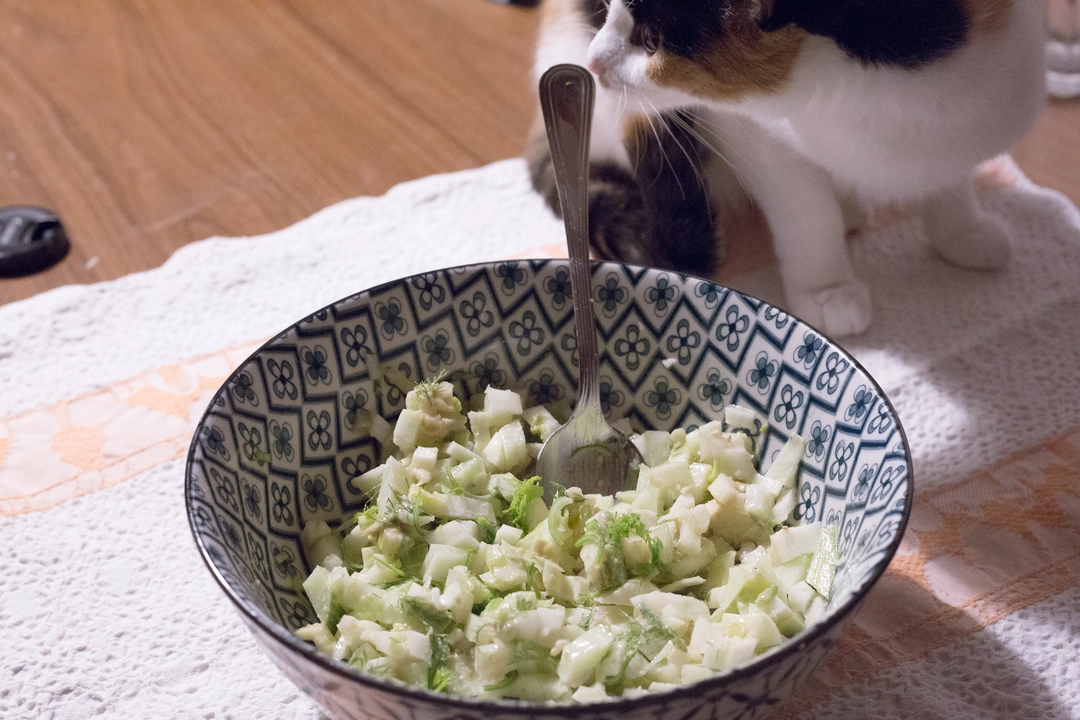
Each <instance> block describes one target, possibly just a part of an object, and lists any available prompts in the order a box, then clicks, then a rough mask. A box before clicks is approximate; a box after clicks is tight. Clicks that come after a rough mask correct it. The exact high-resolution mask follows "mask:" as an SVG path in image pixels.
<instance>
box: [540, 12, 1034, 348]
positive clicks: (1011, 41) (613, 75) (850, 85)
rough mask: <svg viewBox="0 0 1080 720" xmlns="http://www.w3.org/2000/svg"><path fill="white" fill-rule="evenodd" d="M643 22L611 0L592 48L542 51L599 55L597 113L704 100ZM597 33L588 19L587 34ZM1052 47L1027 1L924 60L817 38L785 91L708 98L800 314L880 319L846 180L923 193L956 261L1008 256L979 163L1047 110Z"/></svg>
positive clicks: (824, 321)
mask: <svg viewBox="0 0 1080 720" xmlns="http://www.w3.org/2000/svg"><path fill="white" fill-rule="evenodd" d="M632 26H633V23H632V20H631V19H630V14H629V12H628V11H627V9H626V7H625V5H624V0H612V1H611V5H610V8H609V11H608V16H607V21H606V22H605V24H604V26H603V28H601V30H600V31H599V32H598V33H596V35H595V37H593V38H592V39H591V43H589V44H588V47H587V50H585V49H584V48H582V47H580V46H578V45H575V47H574V48H573V50H572V51H570V52H564V53H562V54H561V57H560V58H559V59H557V60H553V59H552V58H553V57H554V56H555V55H559V54H560V53H559V52H556V49H555V48H553V47H547V48H542V51H541V55H540V57H541V60H540V62H541V64H543V63H550V64H554V62H578V63H582V62H584V63H586V64H588V66H589V67H590V69H592V70H593V72H594V73H596V74H597V75H598V77H599V80H600V84H601V86H602V87H603V88H604V90H602V91H601V92H600V93H598V98H600V99H601V100H600V102H599V103H598V114H599V108H600V107H603V108H611V107H615V108H616V109H617V108H618V106H619V103H617V102H614V101H613V100H612V98H623V97H625V102H626V104H627V105H628V106H629V107H630V108H631V109H633V110H638V109H641V110H644V111H647V112H648V111H662V110H668V109H674V108H682V107H688V106H700V105H701V104H702V102H703V99H702V98H696V97H692V96H689V95H686V94H683V93H681V92H678V91H673V90H671V89H668V88H658V87H655V86H653V85H652V84H651V83H650V82H649V80H648V79H647V75H646V68H647V64H648V56H647V54H646V53H645V52H644V50H643V49H641V48H640V47H635V46H633V45H631V44H630V42H629V41H628V36H629V33H630V29H631V28H632ZM590 34H591V33H590V32H589V31H588V30H587V29H579V30H578V35H577V37H576V39H575V42H577V43H580V42H581V41H582V40H584V41H585V42H588V39H589V35H590ZM1042 48H1043V43H1042V9H1041V3H1038V2H1034V1H1033V0H1020V1H1019V2H1017V3H1016V4H1015V7H1014V8H1013V15H1012V17H1011V20H1010V23H1009V27H1008V29H1007V30H1006V31H1005V32H1003V33H1002V34H1000V35H998V36H990V37H982V36H980V37H976V38H975V39H973V40H972V41H970V42H969V43H968V44H967V45H965V46H964V47H962V48H960V49H959V50H958V51H957V52H955V53H954V54H953V55H951V56H949V57H948V58H946V59H944V60H941V61H938V62H935V63H932V64H931V65H929V66H927V67H925V68H920V69H918V70H904V69H899V68H883V67H874V66H866V65H863V64H861V63H859V62H856V61H854V60H852V59H851V58H849V57H848V56H847V55H845V53H844V52H843V51H842V50H840V48H839V47H837V46H836V44H835V43H833V42H832V41H831V40H828V39H825V38H821V37H811V38H810V39H809V40H808V41H807V42H806V43H805V45H804V49H803V51H802V53H801V55H800V57H799V59H798V61H797V63H796V67H795V69H794V71H793V73H792V77H791V78H790V82H789V83H788V84H787V85H786V86H785V89H784V90H782V91H780V92H778V93H774V94H768V95H761V96H756V97H747V98H742V99H739V100H738V101H730V102H715V101H712V102H710V103H709V104H710V107H711V112H710V113H708V116H707V117H706V121H707V122H708V123H710V127H711V128H712V132H713V138H714V140H715V142H716V144H717V145H718V146H720V147H718V149H720V150H721V151H723V154H724V157H725V159H726V160H727V161H728V162H730V163H731V165H732V168H733V169H734V171H735V172H736V173H737V174H738V175H739V176H740V177H741V178H742V179H743V182H744V183H745V185H746V186H747V189H748V190H749V192H750V193H751V195H752V196H753V198H754V200H755V202H756V203H757V204H758V205H759V206H760V207H761V208H762V210H763V212H764V214H765V216H766V218H767V220H768V223H769V227H770V229H771V230H772V233H773V236H774V245H775V249H776V253H777V256H778V259H779V265H780V272H781V276H782V278H783V280H784V287H785V291H786V293H787V296H788V304H789V306H790V309H791V311H792V312H794V313H795V314H796V315H799V316H801V317H802V318H803V319H804V320H806V321H807V322H809V323H811V324H812V325H816V326H818V327H820V328H821V329H822V330H824V331H825V332H827V333H829V334H833V335H838V336H839V335H847V334H852V333H857V332H861V331H862V330H864V329H865V328H866V327H867V325H868V324H869V322H870V315H871V312H870V295H869V292H868V291H867V289H866V287H865V285H864V284H863V283H862V282H861V281H859V280H858V279H857V278H855V276H854V274H853V273H852V271H851V266H850V263H849V261H848V259H847V250H846V245H845V241H844V224H843V219H842V213H841V211H840V205H839V202H838V200H837V198H836V192H835V190H834V188H840V189H842V190H843V191H845V192H850V193H854V194H855V195H857V196H859V197H861V198H863V199H865V200H867V201H870V202H883V201H892V200H913V199H918V200H923V201H924V202H925V208H926V212H925V215H926V227H927V231H928V234H929V237H930V243H931V246H932V247H933V248H934V249H936V250H937V251H938V252H939V253H940V254H941V255H942V256H943V257H944V258H945V259H946V260H949V261H950V262H953V263H955V264H958V265H961V266H963V267H973V268H998V267H1001V266H1003V265H1004V264H1005V262H1006V261H1007V259H1008V256H1009V247H1008V240H1007V238H1006V237H1005V234H1004V233H1003V232H1002V230H1001V229H1000V228H999V227H998V226H997V225H996V224H995V223H994V222H993V221H992V220H991V219H989V218H987V217H985V216H984V215H983V214H982V213H981V211H980V210H979V208H978V204H977V200H976V198H975V195H974V192H973V190H972V185H971V182H972V172H973V169H974V167H975V165H977V164H978V163H980V162H982V161H984V160H987V159H989V158H992V157H994V156H995V155H997V154H999V153H1001V152H1005V151H1007V150H1009V149H1010V148H1011V147H1012V146H1013V145H1014V144H1015V143H1016V142H1017V141H1018V140H1019V139H1020V138H1021V137H1022V136H1023V135H1024V133H1025V132H1027V130H1028V129H1029V128H1030V127H1031V125H1032V123H1033V122H1034V120H1035V118H1036V116H1037V115H1038V113H1039V111H1040V109H1041V107H1042V105H1043V101H1044V97H1045V80H1044V77H1043V59H1042V52H1043V49H1042ZM560 50H561V51H567V50H569V48H561V49H560ZM571 55H572V56H573V57H570V56H571ZM603 98H607V100H606V101H605V100H603ZM604 112H606V111H604ZM740 116H741V117H740ZM595 127H597V126H596V125H594V128H595ZM594 137H595V136H594ZM594 143H595V140H594ZM607 150H608V151H609V150H610V149H607ZM608 156H609V157H614V155H611V154H609V155H608Z"/></svg>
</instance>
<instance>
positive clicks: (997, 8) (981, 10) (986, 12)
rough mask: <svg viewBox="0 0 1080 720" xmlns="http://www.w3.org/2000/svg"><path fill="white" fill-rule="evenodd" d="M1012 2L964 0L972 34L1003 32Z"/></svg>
mask: <svg viewBox="0 0 1080 720" xmlns="http://www.w3.org/2000/svg"><path fill="white" fill-rule="evenodd" d="M1024 1H1025V2H1032V1H1033V0H1024ZM1014 3H1015V0H964V5H965V6H966V8H967V12H968V17H969V18H970V19H971V28H972V30H973V31H974V34H976V35H997V34H999V33H1002V32H1005V29H1006V28H1008V26H1009V19H1010V17H1011V16H1012V11H1013V5H1014Z"/></svg>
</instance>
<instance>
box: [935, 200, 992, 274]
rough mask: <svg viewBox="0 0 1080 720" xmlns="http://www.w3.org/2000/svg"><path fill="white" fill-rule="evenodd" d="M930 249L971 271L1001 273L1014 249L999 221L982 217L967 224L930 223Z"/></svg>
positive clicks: (986, 216) (947, 260) (985, 216)
mask: <svg viewBox="0 0 1080 720" xmlns="http://www.w3.org/2000/svg"><path fill="white" fill-rule="evenodd" d="M926 229H927V234H928V235H929V239H930V247H932V248H933V249H934V251H935V252H936V253H937V254H938V255H940V256H941V257H942V258H943V259H944V260H945V261H946V262H949V263H952V264H953V265H956V266H957V267H962V268H970V269H972V270H1001V269H1002V268H1004V267H1005V266H1006V265H1008V264H1009V258H1010V257H1011V256H1012V246H1011V245H1010V243H1009V235H1008V233H1006V232H1005V229H1004V228H1003V227H1002V226H1001V224H1000V223H998V221H997V220H996V219H994V218H992V217H990V216H988V215H983V214H980V215H979V216H978V218H977V219H976V220H973V221H972V222H969V223H966V224H964V225H957V224H956V223H941V224H936V223H934V222H932V221H931V222H929V223H927V228H926Z"/></svg>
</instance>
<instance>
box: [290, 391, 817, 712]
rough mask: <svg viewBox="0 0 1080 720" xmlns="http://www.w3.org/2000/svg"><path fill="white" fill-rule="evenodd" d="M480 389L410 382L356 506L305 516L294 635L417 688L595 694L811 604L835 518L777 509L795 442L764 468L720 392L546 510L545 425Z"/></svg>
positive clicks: (723, 656)
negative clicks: (337, 519)
mask: <svg viewBox="0 0 1080 720" xmlns="http://www.w3.org/2000/svg"><path fill="white" fill-rule="evenodd" d="M480 397H481V399H482V409H478V410H476V411H474V412H469V413H467V415H466V414H465V413H463V412H462V408H461V403H460V402H459V401H458V399H457V398H455V397H454V394H453V386H452V385H451V384H450V383H448V382H439V381H437V380H436V381H431V382H426V383H421V384H420V385H417V386H416V387H415V389H413V390H412V391H410V392H409V393H408V395H407V398H406V409H405V410H403V411H402V412H401V414H400V417H399V418H398V421H397V423H396V425H395V426H394V427H393V429H392V438H393V446H394V447H396V452H395V453H394V456H393V457H390V458H388V459H387V460H386V462H385V463H384V464H382V465H380V466H378V467H376V468H374V469H373V470H371V471H369V472H367V473H365V474H363V475H361V476H359V477H358V478H356V479H355V480H354V482H355V483H356V484H357V485H358V486H359V487H360V488H361V489H362V490H363V491H364V492H365V493H366V494H367V496H368V498H370V502H369V504H368V506H367V508H366V509H365V510H364V511H363V512H361V513H358V514H356V516H355V517H353V518H351V519H350V520H349V521H347V522H345V523H343V524H342V526H341V527H340V528H336V529H331V528H330V527H329V526H328V525H327V524H326V523H324V522H321V521H313V522H309V523H307V524H306V525H305V527H304V530H303V534H302V537H301V539H302V542H303V545H304V549H305V552H306V554H307V556H308V559H309V561H310V562H311V564H312V565H313V566H315V569H314V571H313V572H312V573H311V575H310V576H309V577H308V578H307V580H306V581H305V582H304V583H303V589H304V591H305V592H306V594H307V596H308V598H309V599H310V600H311V603H312V606H313V607H314V609H315V612H316V613H317V615H318V618H319V622H318V623H315V624H312V625H308V626H306V627H303V628H301V629H299V630H298V631H297V632H296V634H297V636H299V637H300V638H302V639H304V640H308V641H311V642H313V643H314V644H315V645H316V647H317V648H318V649H319V650H320V651H322V652H324V653H327V654H329V655H332V656H333V657H334V658H337V659H339V660H342V661H345V662H347V663H348V664H349V665H351V666H353V667H355V668H357V669H359V670H360V671H362V672H364V673H366V674H368V675H372V676H375V677H379V678H384V679H395V680H398V681H401V682H404V683H407V684H409V685H413V686H417V687H421V688H428V689H430V690H435V691H442V692H448V693H453V694H457V695H470V696H476V697H479V698H485V699H496V698H520V699H524V700H529V701H535V702H545V701H556V702H559V701H577V702H594V701H601V700H605V699H610V698H615V697H629V696H634V695H639V694H642V693H649V692H657V691H663V690H668V689H672V688H674V687H676V686H678V685H682V684H686V683H691V682H695V681H698V680H702V679H705V678H708V677H711V676H713V675H714V674H717V673H722V672H725V671H727V670H730V669H732V668H734V667H737V666H739V665H741V664H743V663H746V662H748V661H749V660H751V659H752V658H753V657H754V656H755V655H757V654H759V653H762V652H764V651H766V650H768V649H770V648H772V647H775V646H777V645H779V644H781V643H782V642H783V641H784V640H785V638H789V637H792V636H793V635H796V634H797V633H799V632H800V631H801V630H803V628H804V627H806V626H807V625H809V624H811V623H813V622H815V620H816V619H818V618H820V617H821V615H822V613H823V610H824V607H825V602H826V599H827V598H828V596H829V593H830V590H831V585H832V581H833V575H834V572H835V567H836V561H837V545H836V528H835V526H829V527H827V528H824V529H823V528H822V526H821V525H820V524H815V525H803V526H796V527H789V526H787V525H786V524H785V523H786V522H787V520H788V518H789V516H790V514H791V511H792V510H793V508H794V506H795V498H796V487H795V485H796V476H797V470H798V467H799V459H800V457H801V456H802V452H803V446H804V444H803V440H802V439H801V438H799V437H797V436H793V437H792V438H791V439H790V440H789V441H788V442H787V443H786V444H785V445H784V447H783V448H782V449H781V450H780V452H779V453H778V454H777V456H776V457H775V459H774V460H773V462H772V463H771V465H770V466H769V467H768V468H767V469H765V470H763V471H761V470H759V459H758V452H759V440H760V439H761V438H762V428H761V424H760V422H756V421H755V417H754V414H753V413H752V412H751V411H748V410H745V409H743V408H740V407H737V406H729V407H728V408H726V410H725V414H724V420H723V421H722V422H720V421H714V422H710V423H707V424H706V425H703V426H702V427H699V428H697V429H696V430H693V431H691V432H685V431H684V430H675V431H673V432H670V433H669V432H659V431H655V432H654V431H650V432H645V433H642V434H640V435H635V436H633V438H632V439H633V442H634V444H635V445H636V446H637V447H638V449H639V450H640V451H641V454H642V457H643V459H644V463H643V465H642V466H641V467H640V468H639V472H638V479H637V487H636V489H635V490H631V491H627V492H621V493H618V494H617V495H616V496H615V497H612V496H603V495H583V494H582V493H581V492H580V491H579V490H578V489H577V488H566V489H561V488H560V489H559V491H558V492H557V494H556V497H555V498H554V500H553V501H552V503H551V505H550V507H549V506H548V505H547V504H546V503H545V502H544V500H543V498H542V494H543V491H542V488H541V487H540V480H539V478H538V477H532V476H530V474H529V470H530V469H531V468H532V467H533V466H534V465H535V457H536V456H537V454H538V452H539V448H540V446H541V443H542V442H543V441H544V440H546V439H547V438H548V437H549V436H550V435H551V433H553V432H554V431H555V430H556V429H557V428H558V427H559V421H558V420H557V419H556V418H555V417H554V416H553V415H552V413H551V412H549V410H547V409H545V408H544V407H540V406H537V407H530V408H523V407H522V401H521V397H520V396H519V395H518V394H517V393H515V392H513V391H510V390H497V389H492V388H489V389H488V390H487V391H486V393H485V394H484V395H483V396H480ZM373 422H380V421H379V420H378V419H374V418H373ZM376 430H377V429H376ZM382 430H383V432H384V436H385V437H386V438H387V439H389V437H390V432H391V430H390V428H389V426H386V427H384V428H382Z"/></svg>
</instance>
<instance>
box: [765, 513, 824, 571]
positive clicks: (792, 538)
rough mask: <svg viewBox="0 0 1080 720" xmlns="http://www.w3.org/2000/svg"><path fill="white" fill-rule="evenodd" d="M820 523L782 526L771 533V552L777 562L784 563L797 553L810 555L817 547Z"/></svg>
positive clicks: (797, 554)
mask: <svg viewBox="0 0 1080 720" xmlns="http://www.w3.org/2000/svg"><path fill="white" fill-rule="evenodd" d="M821 528H822V524H821V523H819V522H818V523H808V524H806V525H795V526H792V527H783V528H780V529H779V530H777V531H776V532H775V533H773V536H772V545H771V547H772V552H773V554H774V555H775V556H776V560H777V562H780V563H786V562H787V561H789V560H791V559H793V558H795V557H798V556H799V555H810V554H812V553H813V552H814V550H816V549H817V543H818V537H820V535H821Z"/></svg>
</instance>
